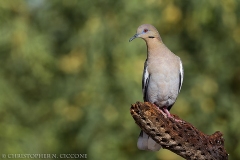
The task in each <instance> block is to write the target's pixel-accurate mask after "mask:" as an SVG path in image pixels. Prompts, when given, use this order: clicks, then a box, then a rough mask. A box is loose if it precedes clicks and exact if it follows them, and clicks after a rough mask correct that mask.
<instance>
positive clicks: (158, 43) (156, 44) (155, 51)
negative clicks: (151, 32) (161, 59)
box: [146, 38, 166, 58]
mask: <svg viewBox="0 0 240 160" xmlns="http://www.w3.org/2000/svg"><path fill="white" fill-rule="evenodd" d="M146 44H147V53H148V55H147V56H148V58H151V57H156V55H159V54H161V53H162V52H161V50H163V49H164V48H165V47H166V46H165V44H164V43H163V42H162V40H161V39H157V38H154V39H148V40H146Z"/></svg>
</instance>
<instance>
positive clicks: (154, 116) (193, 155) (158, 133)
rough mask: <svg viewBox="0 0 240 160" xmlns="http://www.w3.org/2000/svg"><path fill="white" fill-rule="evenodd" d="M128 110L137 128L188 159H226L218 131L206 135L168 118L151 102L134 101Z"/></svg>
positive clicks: (226, 155)
mask: <svg viewBox="0 0 240 160" xmlns="http://www.w3.org/2000/svg"><path fill="white" fill-rule="evenodd" d="M130 112H131V115H132V117H133V118H134V120H135V122H136V123H137V124H138V125H139V127H140V128H141V129H142V130H143V131H144V132H145V133H147V134H148V135H149V136H150V137H151V138H152V139H154V140H155V141H156V142H157V143H159V144H160V145H161V146H162V147H163V148H165V149H168V150H170V151H172V152H174V153H176V154H178V155H179V156H181V157H183V158H185V159H187V160H227V159H228V154H227V152H226V150H225V149H224V139H223V137H222V136H223V135H222V133H221V132H219V131H217V132H215V133H214V134H212V135H205V134H204V133H202V132H201V131H199V130H198V129H197V128H195V127H194V126H193V125H191V124H190V123H188V122H186V121H184V120H181V119H180V118H179V117H177V116H175V115H173V116H174V118H175V119H174V118H169V117H167V116H166V115H165V114H164V113H163V112H161V111H160V109H158V108H157V107H156V106H155V105H154V104H151V103H149V102H144V103H142V102H137V103H136V104H133V105H132V106H131V108H130Z"/></svg>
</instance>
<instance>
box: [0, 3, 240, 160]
mask: <svg viewBox="0 0 240 160" xmlns="http://www.w3.org/2000/svg"><path fill="white" fill-rule="evenodd" d="M144 23H150V24H152V25H154V26H155V27H156V28H157V29H158V30H159V32H160V34H161V36H162V39H163V41H164V43H165V44H166V45H167V46H168V47H169V48H170V50H171V51H173V52H174V53H175V54H177V55H178V56H180V57H181V59H182V62H183V66H184V70H185V77H184V82H183V86H182V90H181V93H180V95H179V97H178V99H177V102H176V104H175V106H174V107H173V108H172V110H171V112H172V113H174V114H177V115H179V116H180V117H181V118H183V119H184V120H186V121H189V122H191V123H192V124H194V125H195V126H196V127H197V128H199V129H200V130H201V131H203V132H204V133H206V134H212V133H214V132H215V131H221V132H222V133H223V134H224V139H225V147H226V149H227V152H228V153H229V154H230V156H229V159H230V160H237V159H240V138H239V137H240V1H239V0H211V1H208V0H201V1H191V0H185V1H180V0H168V1H164V0H148V1H143V0H140V1H139V0H131V1H130V0H122V1H113V0H98V1H97V0H92V1H88V0H61V1H60V0H51V1H47V0H8V1H7V0H0V66H1V67H0V153H5V154H8V153H23V154H24V153H28V154H30V153H48V154H49V153H54V154H61V153H82V154H87V155H88V159H91V160H99V159H104V160H113V159H114V160H130V159H131V160H132V159H138V160H146V159H148V160H155V159H158V160H182V158H181V157H179V156H178V155H176V154H174V153H172V152H169V151H167V150H160V151H159V152H148V151H139V150H138V149H137V147H136V142H137V138H138V134H139V131H140V129H139V127H138V126H137V125H136V124H135V123H134V120H133V119H132V117H131V115H130V112H129V109H130V105H131V104H132V103H135V102H136V101H142V93H141V76H142V70H143V63H144V61H145V58H146V46H145V42H144V41H143V40H141V39H136V40H134V41H133V42H131V43H129V42H128V40H129V38H130V37H131V36H133V35H134V34H135V32H136V29H137V27H138V26H139V25H141V24H144Z"/></svg>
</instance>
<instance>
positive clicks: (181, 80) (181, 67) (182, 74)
mask: <svg viewBox="0 0 240 160" xmlns="http://www.w3.org/2000/svg"><path fill="white" fill-rule="evenodd" d="M183 76H184V70H183V65H182V61H181V60H180V73H179V90H178V93H179V92H180V90H181V88H182V83H183Z"/></svg>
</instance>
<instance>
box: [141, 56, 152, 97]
mask: <svg viewBox="0 0 240 160" xmlns="http://www.w3.org/2000/svg"><path fill="white" fill-rule="evenodd" d="M149 78H150V75H149V72H148V66H147V60H146V61H145V63H144V70H143V76H142V92H143V100H144V101H145V102H146V101H148V99H147V88H148V82H149Z"/></svg>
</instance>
